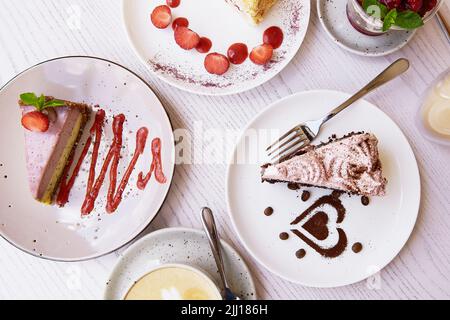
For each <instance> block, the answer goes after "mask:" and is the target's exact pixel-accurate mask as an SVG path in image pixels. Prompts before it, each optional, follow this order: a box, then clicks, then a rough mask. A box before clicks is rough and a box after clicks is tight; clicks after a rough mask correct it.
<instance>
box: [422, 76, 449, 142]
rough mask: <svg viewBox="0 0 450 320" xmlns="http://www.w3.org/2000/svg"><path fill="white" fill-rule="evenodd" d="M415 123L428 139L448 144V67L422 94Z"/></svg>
mask: <svg viewBox="0 0 450 320" xmlns="http://www.w3.org/2000/svg"><path fill="white" fill-rule="evenodd" d="M417 124H418V127H419V129H420V131H421V133H422V135H423V136H424V137H426V138H427V139H428V140H430V141H433V142H436V143H439V144H443V145H447V146H450V68H449V69H447V71H445V72H443V73H442V74H441V75H440V76H439V77H438V79H437V80H436V81H434V82H433V83H432V84H431V86H430V88H429V89H428V90H427V91H426V92H425V94H424V95H423V97H422V99H421V106H420V109H419V113H418V116H417Z"/></svg>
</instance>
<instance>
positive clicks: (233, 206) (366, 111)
mask: <svg viewBox="0 0 450 320" xmlns="http://www.w3.org/2000/svg"><path fill="white" fill-rule="evenodd" d="M348 97H349V95H348V94H345V93H341V92H336V91H325V90H321V91H310V92H303V93H298V94H295V95H292V96H290V97H287V98H285V99H283V100H281V101H278V102H276V103H275V104H273V105H271V106H270V107H268V108H267V109H266V110H264V111H263V112H261V113H260V114H259V115H258V116H257V117H256V118H255V119H254V120H252V121H251V122H250V124H249V125H248V127H247V129H246V130H245V132H247V137H246V135H243V136H242V137H241V139H240V140H239V141H238V143H237V146H236V150H235V152H234V154H233V159H235V158H236V156H238V160H239V161H235V160H233V161H232V162H230V163H231V164H230V166H229V169H228V175H227V202H228V210H229V214H230V217H231V219H232V221H233V224H234V226H235V230H236V232H237V233H238V235H239V237H240V239H241V241H242V243H243V244H244V245H245V247H246V248H247V250H248V251H249V252H250V253H251V254H252V256H253V257H254V258H255V259H256V260H257V261H258V262H259V263H261V264H262V265H263V266H265V267H266V268H267V269H268V270H270V271H272V272H273V273H275V274H277V275H278V276H280V277H282V278H284V279H287V280H289V281H291V282H294V283H299V284H302V285H305V286H311V287H338V286H344V285H349V284H352V283H356V282H359V281H362V280H364V279H366V278H368V277H370V276H372V275H374V274H375V273H377V272H378V271H380V270H381V269H383V268H384V267H385V266H386V265H387V264H388V263H389V262H391V261H392V260H393V259H394V258H395V257H396V256H397V254H398V253H399V252H400V251H401V249H402V248H403V246H404V245H405V243H406V242H407V240H408V239H409V236H410V234H411V232H412V230H413V228H414V225H415V222H416V219H417V215H418V211H419V205H420V195H421V193H420V189H421V188H420V176H419V170H418V166H417V162H416V159H415V156H414V154H413V151H412V149H411V147H410V145H409V143H408V140H407V139H406V137H405V136H404V135H403V133H402V132H401V130H400V129H399V128H398V126H397V125H396V124H395V123H394V122H393V121H392V120H391V119H390V118H389V117H388V116H387V115H386V114H385V113H384V112H383V111H381V110H380V109H378V108H377V107H375V106H374V105H372V104H371V103H369V102H367V101H359V102H357V103H356V104H355V105H353V106H351V107H350V108H349V109H347V110H345V111H343V112H342V113H341V114H339V115H338V116H337V117H336V118H334V119H333V120H332V121H330V122H328V123H327V124H326V125H325V127H324V128H323V131H322V132H321V134H320V136H319V137H318V140H317V141H319V142H320V141H328V138H329V137H331V136H333V135H336V136H337V137H342V136H344V135H346V134H348V133H351V132H360V131H365V132H371V133H373V134H375V135H376V136H377V138H378V140H379V151H380V158H381V162H382V165H383V173H384V176H385V177H386V178H387V180H388V186H387V195H386V196H385V197H373V198H371V199H370V204H369V205H368V206H364V205H363V204H362V201H361V200H362V199H361V197H358V196H348V195H341V197H340V202H341V204H342V205H343V206H344V208H345V209H346V214H345V216H344V220H343V222H342V223H338V224H336V223H335V221H336V218H335V216H336V214H337V211H338V210H337V209H336V208H338V206H337V205H336V204H334V203H333V202H332V201H329V202H327V203H325V204H323V205H322V206H319V207H316V208H314V204H315V203H316V202H317V201H318V200H319V199H320V198H322V197H323V196H326V195H330V194H331V193H332V192H331V191H329V190H324V189H317V188H305V189H303V190H298V191H293V190H289V189H288V188H287V186H286V184H274V185H272V184H269V183H261V168H260V166H261V165H263V164H264V163H267V162H269V159H268V158H267V157H266V156H265V148H266V147H267V146H268V145H269V144H270V142H272V141H273V140H274V139H276V138H278V137H279V136H281V134H282V133H284V132H286V131H287V130H289V129H290V128H292V127H294V126H295V125H297V124H298V123H301V122H303V121H306V120H314V119H319V118H320V117H322V116H323V115H325V114H326V113H328V112H329V111H330V110H331V109H333V108H334V107H335V106H337V105H339V104H341V103H342V102H343V101H345V100H346V99H347V98H348ZM282 131H284V132H282ZM245 137H246V138H245ZM258 137H259V138H258ZM304 190H308V191H309V192H310V193H311V196H310V198H309V200H307V201H302V199H301V198H302V194H303V191H304ZM268 207H272V208H273V209H274V213H273V214H272V215H271V216H269V217H267V216H266V215H265V214H264V211H265V209H266V208H268ZM309 208H312V209H311V210H312V211H310V213H312V214H313V215H309V216H306V219H305V220H304V221H305V224H298V225H297V226H292V225H291V223H292V222H293V221H294V220H295V219H296V218H297V217H299V216H300V215H301V214H302V213H303V212H306V211H307V210H308V209H309ZM319 211H323V212H324V213H326V215H327V219H326V220H327V223H323V219H322V222H321V221H320V220H321V218H323V213H320V212H319ZM308 217H311V218H308ZM312 218H315V219H314V220H313V219H312ZM308 219H309V220H308ZM306 223H309V226H307V225H306ZM311 223H313V224H315V223H317V225H319V226H321V228H322V229H324V230H325V231H327V234H329V237H328V238H326V239H325V240H326V241H328V243H326V242H321V241H317V240H318V239H320V240H323V239H322V238H320V236H319V237H317V233H316V238H314V237H312V236H306V238H309V239H310V240H312V241H313V245H311V244H309V245H308V244H307V241H306V242H304V241H303V240H302V239H301V237H297V236H296V235H295V233H294V232H292V230H293V229H298V230H300V231H301V232H302V233H303V235H305V234H306V235H307V234H308V233H307V231H308V230H311V228H310V227H311ZM339 228H340V229H342V230H343V232H344V233H345V235H346V238H347V240H348V241H347V245H346V246H345V247H342V248H343V249H345V250H343V252H342V254H341V255H339V256H337V257H336V258H333V259H331V258H325V257H323V256H322V255H321V254H319V251H318V250H316V248H314V246H316V247H317V246H318V247H319V249H321V248H325V249H328V248H333V246H334V245H335V244H336V243H339V241H338V240H339V239H341V238H342V237H341V236H339V237H337V235H338V234H339V232H336V231H338V229H339ZM291 229H292V230H291ZM321 231H323V230H321ZM284 232H286V233H287V234H288V235H289V239H288V240H281V238H280V235H281V234H282V233H284ZM328 232H329V233H328ZM309 234H311V233H309ZM355 244H361V245H362V251H360V252H359V253H355V252H354V251H353V246H354V245H355ZM355 249H358V248H356V247H355ZM300 250H305V253H306V256H304V258H302V259H299V258H297V253H299V251H300ZM356 251H358V250H356Z"/></svg>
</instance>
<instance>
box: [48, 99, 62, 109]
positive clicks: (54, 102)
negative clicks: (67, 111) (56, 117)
mask: <svg viewBox="0 0 450 320" xmlns="http://www.w3.org/2000/svg"><path fill="white" fill-rule="evenodd" d="M64 105H66V103H65V102H64V101H62V100H50V101H47V102H46V103H45V104H44V109H45V108H54V107H62V106H64Z"/></svg>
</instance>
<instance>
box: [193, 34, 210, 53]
mask: <svg viewBox="0 0 450 320" xmlns="http://www.w3.org/2000/svg"><path fill="white" fill-rule="evenodd" d="M211 47H212V42H211V40H209V39H208V38H206V37H201V38H200V41H199V42H198V45H197V47H195V49H197V51H198V52H200V53H208V52H209V50H211Z"/></svg>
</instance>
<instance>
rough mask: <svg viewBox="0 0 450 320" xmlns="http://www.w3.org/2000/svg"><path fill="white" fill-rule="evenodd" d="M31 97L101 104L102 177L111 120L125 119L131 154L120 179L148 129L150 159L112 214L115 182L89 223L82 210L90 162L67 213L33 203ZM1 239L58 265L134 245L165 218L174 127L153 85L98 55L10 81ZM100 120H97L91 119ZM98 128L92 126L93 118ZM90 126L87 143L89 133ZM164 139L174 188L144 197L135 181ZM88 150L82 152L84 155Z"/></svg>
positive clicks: (0, 166)
mask: <svg viewBox="0 0 450 320" xmlns="http://www.w3.org/2000/svg"><path fill="white" fill-rule="evenodd" d="M24 92H36V93H38V94H40V93H44V94H46V95H51V96H54V97H57V98H60V99H65V100H70V101H74V102H85V103H87V104H90V105H97V104H98V105H100V107H101V108H102V109H104V110H105V112H106V119H107V122H106V123H105V127H104V134H103V138H102V144H101V148H100V153H99V161H98V162H97V175H98V172H99V171H100V166H101V165H102V164H103V161H102V159H103V157H104V155H105V154H106V152H107V151H108V149H109V146H110V144H111V140H112V137H113V134H112V130H111V123H112V117H113V116H115V115H118V114H121V113H123V114H124V115H125V116H126V119H127V120H126V122H125V126H124V134H123V139H124V149H123V150H122V152H121V154H122V159H121V160H120V162H119V170H118V171H119V175H118V180H119V181H120V179H122V174H121V173H123V172H124V169H125V168H126V167H127V166H128V164H129V163H130V160H131V157H132V155H133V153H134V149H135V144H136V132H137V130H139V129H140V128H141V127H147V128H148V129H149V139H148V140H147V145H146V148H145V151H144V154H143V155H142V156H141V158H139V161H138V162H137V164H136V167H135V170H134V171H133V174H132V175H131V178H130V181H129V184H128V186H127V188H126V190H125V193H124V196H123V201H122V203H121V204H120V206H119V208H118V209H117V211H116V212H115V213H113V214H107V213H106V210H105V204H106V194H107V191H108V189H107V188H108V186H109V179H108V177H107V178H106V179H105V182H104V184H103V188H102V189H101V190H100V195H99V198H98V200H97V201H96V205H95V209H94V211H93V212H92V213H91V214H90V215H89V216H87V217H84V218H82V217H81V213H80V209H81V206H82V203H83V200H84V197H85V194H86V180H87V176H88V174H89V173H88V171H89V166H90V162H91V160H90V157H89V156H88V157H87V158H86V160H85V162H84V163H83V166H82V170H81V171H80V175H79V177H78V178H77V180H76V182H75V185H74V188H73V190H72V193H71V195H70V201H69V203H68V204H67V205H66V206H65V207H64V208H59V207H57V206H46V205H43V204H40V203H38V202H37V201H35V200H34V199H33V197H32V196H31V193H30V191H29V186H28V178H27V169H26V162H25V145H24V144H25V142H24V132H23V130H24V128H22V126H21V112H20V109H19V106H18V105H17V101H18V99H19V95H20V94H21V93H24ZM0 104H1V105H2V108H0V119H2V126H1V127H0V145H1V147H2V152H1V153H0V174H1V179H0V193H1V195H2V196H1V197H0V234H1V236H3V237H4V238H5V239H6V240H8V241H9V242H10V243H12V244H14V245H15V246H16V247H18V248H19V249H22V250H23V251H26V252H28V253H30V254H32V255H35V256H38V257H42V258H46V259H52V260H58V261H78V260H86V259H91V258H95V257H99V256H102V255H104V254H107V253H110V252H112V251H114V250H116V249H118V248H120V247H121V246H123V245H125V244H126V243H128V242H130V241H131V240H133V239H134V238H135V237H136V236H137V235H138V234H139V233H141V232H142V231H143V230H144V229H145V228H146V227H147V226H148V225H149V223H150V222H151V221H152V220H153V218H154V217H155V216H156V215H157V213H158V212H159V210H160V208H161V206H162V204H163V202H164V200H165V198H166V195H167V193H168V192H169V188H170V185H171V181H172V176H173V172H174V165H175V160H174V159H175V146H174V138H173V131H172V126H171V123H170V120H169V117H168V116H167V113H166V111H165V109H164V107H163V106H162V105H161V103H160V101H159V100H158V98H157V97H156V96H155V94H154V93H153V92H152V90H151V89H150V87H149V86H148V85H147V84H146V83H145V82H144V81H143V80H142V79H141V78H139V77H138V76H137V75H136V74H134V73H132V72H131V71H129V70H128V69H126V68H124V67H122V66H120V65H118V64H115V63H113V62H110V61H106V60H103V59H99V58H93V57H63V58H58V59H55V60H50V61H47V62H44V63H42V64H39V65H36V66H34V67H32V68H30V69H28V70H26V71H24V72H23V73H21V74H19V75H18V76H17V77H15V78H14V79H12V80H11V81H10V82H8V83H7V84H6V85H5V86H4V87H3V88H2V89H1V90H0ZM92 118H94V117H92ZM91 122H92V120H91ZM90 126H91V124H90V123H88V124H87V126H86V129H85V130H84V137H82V138H81V140H80V141H81V142H83V141H85V139H87V136H88V135H89V128H90ZM156 137H159V138H161V141H162V163H163V171H164V174H165V175H166V178H167V182H166V183H165V184H159V183H157V182H156V181H155V179H154V178H153V179H152V180H151V181H150V183H149V185H148V186H147V188H146V189H145V190H144V191H141V190H139V189H138V188H137V185H136V181H137V175H138V173H139V172H141V171H143V172H144V173H146V172H148V170H149V168H150V164H151V162H152V154H151V142H152V139H154V138H156ZM80 149H82V148H81V147H79V148H78V151H77V152H80Z"/></svg>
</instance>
